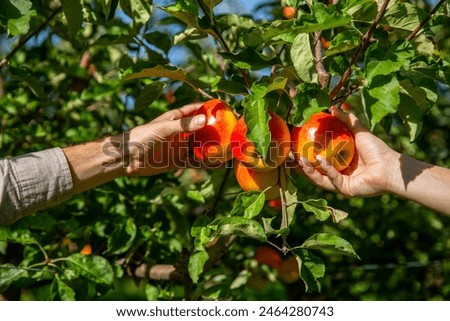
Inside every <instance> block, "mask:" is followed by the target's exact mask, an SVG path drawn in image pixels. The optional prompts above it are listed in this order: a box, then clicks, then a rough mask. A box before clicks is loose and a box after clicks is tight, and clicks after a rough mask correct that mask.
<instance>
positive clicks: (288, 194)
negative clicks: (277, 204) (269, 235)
mask: <svg viewBox="0 0 450 321" xmlns="http://www.w3.org/2000/svg"><path fill="white" fill-rule="evenodd" d="M285 185H286V186H285V187H284V188H283V195H284V201H285V203H286V204H287V205H286V218H285V219H286V227H289V226H290V225H291V223H292V221H293V220H294V217H295V209H296V208H297V202H298V196H297V192H298V189H297V186H296V185H295V184H294V182H293V181H292V179H291V177H289V176H288V175H287V174H286V173H285Z"/></svg>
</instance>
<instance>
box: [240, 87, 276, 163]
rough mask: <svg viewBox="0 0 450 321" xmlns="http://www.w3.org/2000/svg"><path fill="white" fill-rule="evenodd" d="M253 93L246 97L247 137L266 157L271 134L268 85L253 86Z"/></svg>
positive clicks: (244, 103) (243, 103)
mask: <svg viewBox="0 0 450 321" xmlns="http://www.w3.org/2000/svg"><path fill="white" fill-rule="evenodd" d="M252 92H253V94H252V95H248V96H246V97H245V98H244V101H243V102H242V105H243V106H244V107H245V110H244V119H245V123H246V124H247V138H248V139H249V140H250V141H252V142H253V143H254V144H255V147H256V150H257V151H258V153H259V154H260V155H261V156H262V157H263V158H265V157H266V156H267V152H268V150H269V144H270V140H271V135H270V131H269V113H268V111H267V104H266V100H265V99H264V97H265V95H266V93H267V87H266V86H264V85H263V84H260V85H253V86H252Z"/></svg>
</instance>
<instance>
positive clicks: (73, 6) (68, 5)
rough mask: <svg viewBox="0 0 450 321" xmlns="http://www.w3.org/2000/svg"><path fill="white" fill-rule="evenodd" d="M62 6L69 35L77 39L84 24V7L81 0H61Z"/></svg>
mask: <svg viewBox="0 0 450 321" xmlns="http://www.w3.org/2000/svg"><path fill="white" fill-rule="evenodd" d="M61 4H62V9H63V12H64V16H65V17H66V19H67V24H68V27H69V33H70V35H71V36H72V37H75V36H76V34H77V33H78V31H80V30H81V25H82V24H83V6H82V5H81V2H80V0H61Z"/></svg>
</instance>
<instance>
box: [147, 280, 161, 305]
mask: <svg viewBox="0 0 450 321" xmlns="http://www.w3.org/2000/svg"><path fill="white" fill-rule="evenodd" d="M145 297H146V298H147V300H148V301H157V300H158V297H159V289H158V287H156V286H154V285H152V284H150V283H147V284H146V285H145Z"/></svg>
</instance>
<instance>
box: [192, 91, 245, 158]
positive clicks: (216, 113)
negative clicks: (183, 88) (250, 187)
mask: <svg viewBox="0 0 450 321" xmlns="http://www.w3.org/2000/svg"><path fill="white" fill-rule="evenodd" d="M200 114H204V115H205V116H206V125H205V126H204V127H203V128H201V129H199V130H197V131H195V132H193V133H192V134H190V135H189V146H190V148H191V149H192V151H193V153H194V156H195V158H196V159H197V160H199V161H201V162H202V163H203V164H204V165H221V164H223V163H225V162H226V161H228V160H230V159H231V158H232V154H231V148H230V138H231V132H232V130H233V128H234V125H236V122H237V117H236V115H235V114H234V111H233V109H232V108H231V107H230V106H228V105H227V104H226V103H225V102H224V101H222V100H219V99H211V100H209V101H207V102H205V103H204V104H203V105H202V106H201V107H200V108H199V109H198V110H197V111H196V112H195V113H194V115H200Z"/></svg>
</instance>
